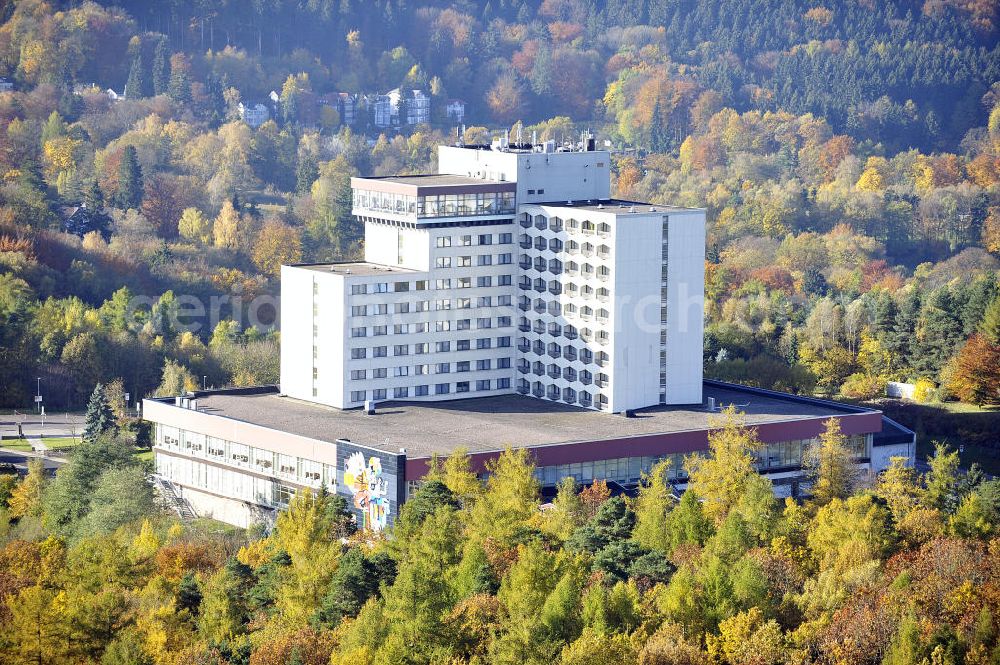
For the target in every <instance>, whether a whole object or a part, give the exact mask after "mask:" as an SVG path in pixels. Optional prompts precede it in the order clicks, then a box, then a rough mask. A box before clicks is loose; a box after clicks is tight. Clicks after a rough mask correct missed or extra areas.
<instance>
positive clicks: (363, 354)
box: [351, 321, 511, 360]
mask: <svg viewBox="0 0 1000 665" xmlns="http://www.w3.org/2000/svg"><path fill="white" fill-rule="evenodd" d="M443 323H447V321H445V322H443ZM510 345H511V342H510V337H497V338H496V343H495V346H496V348H507V347H509V346H510ZM493 347H494V340H493V338H492V337H480V338H478V339H476V340H475V348H476V349H477V350H483V349H491V348H493ZM431 348H432V347H431V343H430V342H420V343H418V344H412V345H410V344H396V345H393V347H392V355H394V356H408V355H410V352H411V351H412V352H413V355H423V354H425V353H431ZM369 349H370V351H371V353H370V354H369ZM433 349H434V352H436V353H448V352H450V351H452V350H453V348H452V341H451V340H447V341H440V342H435V343H434V346H433ZM454 350H455V351H471V350H472V340H471V339H460V340H455V344H454ZM388 357H389V347H388V346H372V347H364V346H356V347H353V348H352V349H351V360H363V359H365V358H388Z"/></svg>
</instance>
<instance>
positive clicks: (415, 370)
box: [313, 358, 511, 381]
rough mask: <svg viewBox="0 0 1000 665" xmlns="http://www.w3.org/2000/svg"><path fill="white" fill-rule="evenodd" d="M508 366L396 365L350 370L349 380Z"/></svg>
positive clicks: (485, 362) (502, 362)
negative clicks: (453, 369)
mask: <svg viewBox="0 0 1000 665" xmlns="http://www.w3.org/2000/svg"><path fill="white" fill-rule="evenodd" d="M473 363H474V364H473ZM510 364H511V359H510V358H497V359H496V364H495V365H494V363H493V359H492V358H480V359H478V360H476V361H472V360H460V361H458V362H455V363H450V362H448V363H433V364H427V365H397V366H396V367H376V368H374V369H372V370H367V369H352V370H351V380H352V381H364V380H367V379H369V378H371V379H387V378H389V376H390V375H391V376H393V377H402V376H410V375H411V374H412V375H413V376H423V375H427V374H450V373H451V369H452V367H453V366H454V368H455V372H458V373H462V372H471V371H472V370H473V368H475V370H476V371H477V372H485V371H489V370H492V369H494V368H495V369H510ZM313 376H317V372H315V371H314V372H313Z"/></svg>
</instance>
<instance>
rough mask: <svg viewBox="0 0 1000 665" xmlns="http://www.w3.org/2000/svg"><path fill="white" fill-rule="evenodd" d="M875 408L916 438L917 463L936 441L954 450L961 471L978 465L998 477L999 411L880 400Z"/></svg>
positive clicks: (987, 408) (966, 406) (929, 451)
mask: <svg viewBox="0 0 1000 665" xmlns="http://www.w3.org/2000/svg"><path fill="white" fill-rule="evenodd" d="M878 408H880V409H882V411H883V412H884V413H885V414H886V415H887V416H889V417H890V418H892V419H893V420H896V421H897V422H899V423H901V424H902V425H905V426H906V427H909V428H910V429H912V430H913V431H914V432H916V435H917V459H919V460H923V459H926V458H927V456H928V455H930V454H931V453H932V452H934V442H935V441H940V442H942V443H946V444H948V445H949V446H951V447H952V448H953V449H958V448H959V447H960V446H961V454H960V458H961V461H962V466H963V467H966V468H967V467H969V466H971V465H972V464H973V463H974V462H978V463H979V465H980V466H981V467H983V470H984V471H986V472H987V473H989V474H992V475H995V476H1000V436H998V434H997V433H998V432H1000V408H996V407H985V408H982V409H980V408H979V407H978V406H975V405H974V404H963V403H961V402H935V403H932V404H914V403H912V402H903V401H898V400H884V401H881V402H880V403H879V404H878Z"/></svg>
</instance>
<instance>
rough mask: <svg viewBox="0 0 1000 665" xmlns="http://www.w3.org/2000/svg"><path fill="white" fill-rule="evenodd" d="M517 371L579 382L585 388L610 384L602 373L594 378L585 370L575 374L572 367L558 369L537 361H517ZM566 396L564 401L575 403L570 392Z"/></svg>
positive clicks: (552, 365) (606, 376)
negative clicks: (591, 385)
mask: <svg viewBox="0 0 1000 665" xmlns="http://www.w3.org/2000/svg"><path fill="white" fill-rule="evenodd" d="M517 370H518V371H519V372H520V373H521V374H534V375H535V376H548V377H549V378H551V379H558V378H563V379H565V380H566V381H579V382H580V383H582V384H583V385H585V386H589V385H590V384H591V383H593V384H594V385H596V386H597V387H598V388H606V387H607V386H608V383H609V382H610V378H609V377H608V375H607V374H605V373H604V372H598V373H597V375H596V378H595V375H594V373H593V372H591V371H589V370H586V369H583V370H580V371H579V372H577V371H576V370H575V369H573V368H572V367H560V366H559V365H557V364H555V363H549V364H548V365H546V364H545V363H543V362H541V361H539V360H536V361H535V362H533V363H531V362H528V361H527V360H524V359H522V360H520V361H518V364H517ZM524 381H527V379H524ZM567 395H568V398H566V401H569V402H573V401H576V395H574V394H573V393H572V392H570V393H567ZM557 399H559V398H557Z"/></svg>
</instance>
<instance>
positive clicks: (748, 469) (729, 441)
mask: <svg viewBox="0 0 1000 665" xmlns="http://www.w3.org/2000/svg"><path fill="white" fill-rule="evenodd" d="M712 424H713V426H714V427H715V429H714V430H713V431H711V432H710V433H709V435H708V446H709V454H708V455H707V456H704V457H703V456H692V457H690V458H689V459H688V461H687V462H686V464H685V466H686V468H687V471H688V476H689V478H690V480H689V484H688V491H693V492H694V493H695V494H696V495H697V496H698V497H699V498H700V499H701V500H702V501H703V502H704V509H705V514H706V515H707V516H708V517H709V518H710V519H712V521H714V522H715V523H716V524H721V523H722V521H723V520H724V519H725V518H726V516H727V515H728V514H729V511H730V510H732V509H733V508H734V507H735V506H736V504H737V503H738V501H739V499H740V497H742V496H743V495H744V494H746V492H747V490H748V489H749V487H750V485H751V484H753V483H757V482H760V481H761V476H760V475H759V474H758V473H757V469H756V466H755V464H756V462H755V457H754V454H755V453H756V452H757V450H759V449H760V445H761V444H760V440H759V439H758V438H757V430H755V429H753V428H748V427H746V426H745V425H744V424H743V419H742V416H741V415H740V414H739V413H738V412H737V411H736V407H735V406H729V407H727V408H726V409H724V410H723V411H722V414H721V417H719V418H716V419H715V421H714V422H713V423H712Z"/></svg>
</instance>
